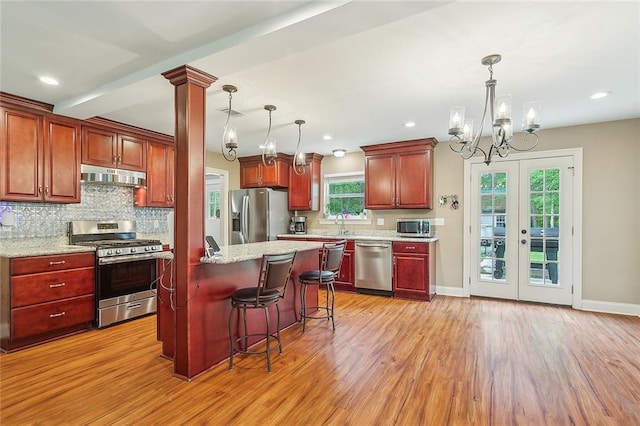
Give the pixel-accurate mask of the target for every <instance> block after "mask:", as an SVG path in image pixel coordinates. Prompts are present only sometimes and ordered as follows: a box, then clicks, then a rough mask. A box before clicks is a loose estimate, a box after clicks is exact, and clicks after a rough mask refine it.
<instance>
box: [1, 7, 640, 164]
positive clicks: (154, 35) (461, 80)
mask: <svg viewBox="0 0 640 426" xmlns="http://www.w3.org/2000/svg"><path fill="white" fill-rule="evenodd" d="M0 19H1V21H0V35H1V45H0V47H1V61H2V62H1V68H0V72H1V74H0V90H1V91H3V92H7V93H11V94H14V95H19V96H23V97H26V98H30V99H34V100H38V101H43V102H48V103H51V104H53V105H54V106H55V109H54V111H55V112H56V113H58V114H62V115H68V116H73V117H77V118H82V119H85V118H89V117H92V116H101V117H105V118H108V119H112V120H116V121H120V122H123V123H127V124H131V125H134V126H138V127H143V128H147V129H151V130H155V131H158V132H162V133H166V134H173V128H174V112H173V86H172V85H171V84H170V83H169V82H168V81H167V80H165V79H164V78H163V77H162V76H161V75H160V74H161V73H162V72H164V71H167V70H169V69H172V68H175V67H177V66H180V65H183V64H190V65H192V66H194V67H195V68H198V69H201V70H203V71H205V72H207V73H209V74H212V75H214V76H216V77H218V81H217V82H216V83H214V84H213V85H212V86H211V87H210V88H209V89H208V90H207V146H208V149H210V150H219V149H220V148H219V147H220V136H221V134H222V128H223V126H224V122H225V119H226V115H225V114H224V113H222V112H220V110H221V109H223V108H226V106H227V102H228V96H227V94H226V93H224V92H223V91H222V90H221V87H222V85H223V84H233V85H236V86H237V87H238V92H237V93H236V94H235V95H234V97H233V105H232V108H233V109H234V110H237V111H239V112H241V113H242V114H243V115H242V116H238V117H235V121H236V125H237V127H238V132H239V143H240V145H241V147H240V149H239V154H240V155H250V154H257V153H259V152H260V151H259V149H258V145H259V144H260V143H262V141H263V140H264V138H265V136H266V128H267V124H268V113H267V112H266V111H265V110H264V109H263V106H264V105H265V104H274V105H276V106H277V110H276V111H274V112H273V115H272V118H273V130H272V136H275V138H276V140H277V141H278V151H281V152H287V153H293V151H294V150H295V145H296V142H297V135H298V132H297V130H298V129H297V126H296V125H295V124H294V120H296V119H304V120H306V122H307V123H306V124H305V125H304V126H303V127H302V144H303V149H304V150H305V151H307V152H311V151H313V152H317V153H320V154H323V155H327V154H329V153H330V152H331V150H332V149H334V148H346V149H347V150H348V151H356V150H359V146H361V145H368V144H376V143H383V142H393V141H398V140H406V139H415V138H422V137H432V136H433V137H436V138H438V139H439V140H440V142H446V141H447V140H448V136H447V127H448V118H449V109H450V107H451V106H454V105H465V106H466V107H467V116H471V117H475V119H476V125H477V121H479V118H480V116H481V113H482V107H483V105H482V102H483V99H484V81H485V80H486V79H488V71H487V69H486V67H484V66H482V65H481V64H480V60H481V58H482V57H484V56H486V55H488V54H493V53H499V54H501V55H502V62H500V63H499V64H497V65H495V66H494V78H496V79H497V80H498V86H497V92H498V94H505V93H511V94H512V95H513V104H514V105H513V111H514V120H515V122H516V123H519V122H520V120H521V115H522V111H521V105H522V104H523V103H524V102H527V101H530V100H540V101H541V102H542V114H541V122H542V127H543V128H553V127H563V126H570V125H577V124H585V123H593V122H601V121H610V120H616V119H626V118H634V117H640V2H638V1H626V2H610V1H599V2H594V1H586V2H579V1H563V2H538V1H534V2H526V1H503V2H499V1H498V2H484V1H458V2H447V1H406V2H405V1H360V0H357V1H347V0H345V1H335V2H326V1H323V2H314V1H264V0H263V1H199V2H189V1H160V2H152V1H139V2H133V1H131V2H115V1H84V2H74V1H43V2H33V1H17V2H13V1H5V0H1V1H0ZM41 75H49V76H53V77H55V78H57V79H58V80H59V81H60V85H59V86H45V85H43V84H42V83H40V82H39V81H38V77H39V76H41ZM600 90H607V91H611V92H612V94H611V96H609V97H607V98H604V99H602V100H599V101H593V100H590V99H589V95H590V94H591V93H593V92H596V91H600ZM409 120H412V121H415V122H416V126H415V127H413V128H405V127H404V126H403V123H404V122H406V121H409ZM324 134H331V135H332V136H333V140H330V141H325V140H323V139H322V136H323V135H324Z"/></svg>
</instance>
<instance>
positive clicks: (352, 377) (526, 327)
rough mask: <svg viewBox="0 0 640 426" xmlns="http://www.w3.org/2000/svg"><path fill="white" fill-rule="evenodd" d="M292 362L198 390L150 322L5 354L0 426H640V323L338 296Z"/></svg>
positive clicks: (494, 304)
mask: <svg viewBox="0 0 640 426" xmlns="http://www.w3.org/2000/svg"><path fill="white" fill-rule="evenodd" d="M283 343H284V353H283V354H282V355H280V356H275V357H274V358H273V372H272V373H271V374H268V373H267V372H266V360H265V358H264V357H262V356H251V357H237V358H236V360H235V361H234V369H233V370H232V371H228V370H227V364H226V363H223V364H221V365H219V366H217V367H215V368H214V369H212V370H211V371H209V372H206V373H205V374H203V375H201V376H200V377H198V378H196V379H195V380H193V381H191V382H184V381H182V380H179V379H177V378H174V377H172V375H171V373H172V363H171V362H170V361H167V360H165V359H162V358H160V357H159V353H160V345H159V343H157V342H156V335H155V317H153V316H151V317H146V318H142V319H138V320H136V321H133V322H130V323H126V324H120V325H117V326H114V327H111V328H108V329H103V330H94V331H90V332H86V333H82V334H78V335H75V336H72V337H68V338H65V339H62V340H59V341H55V342H51V343H47V344H44V345H41V346H38V347H34V348H30V349H26V350H23V351H19V352H15V353H11V354H3V355H2V356H0V363H1V364H2V365H1V370H0V373H1V393H2V394H1V403H2V408H1V410H2V411H1V415H0V423H1V424H2V425H14V424H20V425H22V424H56V425H58V424H74V425H75V424H118V425H133V424H137V425H146V424H165V425H166V424H170V425H172V424H213V425H227V424H237V425H251V424H262V425H265V424H266V425H271V424H279V425H285V424H286V425H324V424H332V425H429V424H433V425H444V424H451V425H459V424H465V425H466V424H478V425H484V424H487V425H516V424H523V425H525V424H526V425H543V424H550V425H552V424H553V425H556V424H558V425H569V424H577V425H603V424H607V425H608V424H618V425H640V318H637V317H624V316H614V315H605V314H596V313H588V312H581V311H574V310H571V309H567V308H559V307H555V306H545V305H536V304H526V303H514V302H506V301H497V300H487V299H478V298H472V299H467V298H453V297H442V296H438V297H436V299H435V300H434V301H432V302H431V303H427V302H412V301H403V300H395V299H389V298H382V297H376V296H366V295H351V294H346V293H339V294H338V296H337V318H336V331H335V332H333V331H331V329H330V326H329V324H328V323H327V322H325V321H310V322H308V323H307V332H306V333H304V334H302V332H301V325H299V324H296V325H294V326H293V327H292V328H290V329H288V330H286V331H285V332H284V333H283Z"/></svg>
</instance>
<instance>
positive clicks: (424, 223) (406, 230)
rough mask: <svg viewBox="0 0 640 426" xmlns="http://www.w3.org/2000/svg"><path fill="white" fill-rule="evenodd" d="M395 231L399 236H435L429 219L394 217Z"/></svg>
mask: <svg viewBox="0 0 640 426" xmlns="http://www.w3.org/2000/svg"><path fill="white" fill-rule="evenodd" d="M396 233H397V234H398V236H399V237H410V238H432V237H434V236H435V232H434V230H433V227H432V226H431V222H430V221H429V219H419V218H418V219H396Z"/></svg>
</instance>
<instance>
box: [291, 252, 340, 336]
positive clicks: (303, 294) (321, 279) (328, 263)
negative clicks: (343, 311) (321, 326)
mask: <svg viewBox="0 0 640 426" xmlns="http://www.w3.org/2000/svg"><path fill="white" fill-rule="evenodd" d="M346 245H347V240H340V241H335V242H330V243H325V244H324V245H323V246H322V261H321V262H320V269H316V270H313V271H305V272H302V273H300V274H299V275H298V279H299V280H300V306H301V311H300V319H301V320H302V331H303V332H304V331H305V328H306V320H307V318H309V319H326V320H327V321H329V319H330V320H331V326H332V327H333V329H334V330H335V329H336V324H335V321H334V319H333V312H334V308H335V300H336V290H335V288H334V286H333V283H334V281H335V280H336V276H337V275H338V272H339V271H340V265H341V264H342V257H343V255H344V249H345V246H346ZM310 285H317V286H319V287H320V286H325V287H326V290H327V291H326V293H325V305H324V306H307V287H308V286H310ZM329 294H331V304H329ZM313 309H317V310H319V311H322V312H324V313H325V314H326V315H316V314H308V313H307V311H308V310H313Z"/></svg>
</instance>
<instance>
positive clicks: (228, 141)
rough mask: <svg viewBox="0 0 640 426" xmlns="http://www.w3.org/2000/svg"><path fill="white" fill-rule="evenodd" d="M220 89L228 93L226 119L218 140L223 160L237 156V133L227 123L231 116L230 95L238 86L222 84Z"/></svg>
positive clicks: (234, 128) (231, 125)
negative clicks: (220, 137) (220, 138)
mask: <svg viewBox="0 0 640 426" xmlns="http://www.w3.org/2000/svg"><path fill="white" fill-rule="evenodd" d="M222 90H224V91H225V92H227V93H228V94H229V107H228V108H227V121H226V123H225V124H224V132H223V133H222V140H221V141H220V151H221V152H222V156H223V157H224V159H225V160H227V161H234V160H235V159H236V157H237V156H238V155H237V153H236V149H238V133H237V131H236V126H235V125H233V124H230V123H229V119H230V118H231V97H232V95H233V93H235V92H237V91H238V88H237V87H236V86H232V85H230V84H225V85H224V86H222ZM225 148H226V149H227V150H228V152H226V153H225V152H224V150H225Z"/></svg>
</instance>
